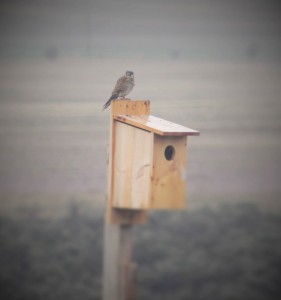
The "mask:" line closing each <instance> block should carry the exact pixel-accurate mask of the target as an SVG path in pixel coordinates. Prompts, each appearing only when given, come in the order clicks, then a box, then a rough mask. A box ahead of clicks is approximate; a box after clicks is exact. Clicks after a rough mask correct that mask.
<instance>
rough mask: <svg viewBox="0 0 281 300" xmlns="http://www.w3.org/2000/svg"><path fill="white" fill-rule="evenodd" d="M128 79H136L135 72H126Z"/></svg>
mask: <svg viewBox="0 0 281 300" xmlns="http://www.w3.org/2000/svg"><path fill="white" fill-rule="evenodd" d="M126 77H128V78H134V72H132V71H126Z"/></svg>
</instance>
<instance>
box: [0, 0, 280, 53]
mask: <svg viewBox="0 0 281 300" xmlns="http://www.w3.org/2000/svg"><path fill="white" fill-rule="evenodd" d="M0 8H1V12H0V13H1V15H0V41H1V48H0V55H1V56H2V57H5V56H7V55H8V56H9V55H11V54H15V55H19V56H21V55H27V53H29V54H30V53H31V54H30V55H32V53H35V54H38V53H40V52H41V53H45V51H48V49H55V50H56V51H57V52H59V53H60V54H62V55H64V54H65V53H71V52H73V53H76V54H81V53H84V52H85V51H89V52H91V53H92V54H93V55H97V54H98V55H99V54H104V55H112V54H113V53H112V51H113V49H115V50H116V51H117V52H122V51H123V52H124V53H123V54H124V55H125V56H126V55H134V54H135V53H141V54H147V53H151V52H152V53H153V51H154V52H157V53H159V54H160V55H161V53H162V52H163V53H165V51H168V52H170V53H174V54H177V53H179V54H180V55H184V54H187V55H188V54H191V55H194V54H195V53H197V55H199V56H200V55H201V56H202V57H203V58H204V55H206V56H208V55H209V56H210V57H212V55H213V54H214V55H215V54H216V52H217V51H218V52H222V54H223V56H224V55H227V53H229V54H231V55H234V56H237V57H242V56H243V55H244V54H245V55H247V53H248V52H249V53H250V54H258V55H260V56H261V57H265V56H268V57H270V58H274V59H276V58H277V57H278V56H279V55H278V54H279V51H280V36H281V31H280V12H281V4H280V1H277V0H276V1H273V0H259V1H257V0H249V1H245V0H238V1H232V0H212V1H210V0H199V1H198V0H189V1H185V0H173V1H161V0H154V1H153V0H149V1H148V0H142V1H132V0H115V1H113V0H99V1H96V0H93V1H90V0H83V1H73V0H45V1H44V0H41V1H39V0H24V1H23V0H21V1H19V0H13V1H7V0H6V1H1V4H0ZM30 48H31V50H30ZM240 52H241V53H240ZM212 53H213V54H212Z"/></svg>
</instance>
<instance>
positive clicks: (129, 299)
mask: <svg viewBox="0 0 281 300" xmlns="http://www.w3.org/2000/svg"><path fill="white" fill-rule="evenodd" d="M136 268H137V266H136V264H135V263H133V262H132V226H131V225H112V224H109V223H108V222H105V231H104V257H103V300H112V299H114V300H135V299H136Z"/></svg>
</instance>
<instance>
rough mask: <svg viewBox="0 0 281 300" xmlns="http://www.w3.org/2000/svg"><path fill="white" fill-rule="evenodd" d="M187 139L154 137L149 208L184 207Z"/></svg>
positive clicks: (181, 137) (184, 137)
mask: <svg viewBox="0 0 281 300" xmlns="http://www.w3.org/2000/svg"><path fill="white" fill-rule="evenodd" d="M186 164H187V137H186V136H160V135H157V134H155V135H154V152H153V172H152V178H151V184H152V187H151V205H150V207H151V208H159V209H173V208H175V209H177V208H183V207H184V206H185V194H186V182H185V173H186Z"/></svg>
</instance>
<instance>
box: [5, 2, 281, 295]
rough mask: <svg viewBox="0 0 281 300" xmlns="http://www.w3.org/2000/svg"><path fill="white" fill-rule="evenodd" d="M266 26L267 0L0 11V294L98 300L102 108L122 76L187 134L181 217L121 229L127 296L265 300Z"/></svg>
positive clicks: (280, 200)
mask: <svg viewBox="0 0 281 300" xmlns="http://www.w3.org/2000/svg"><path fill="white" fill-rule="evenodd" d="M280 20H281V4H280V2H279V1H277V0H276V1H274V0H256V1H254V0H248V1H242V0H237V1H230V0H229V1H228V0H224V1H223V0H212V1H208V0H199V1H198V0H197V1H195V0H188V1H185V0H174V1H164V0H163V1H160V0H150V1H146V0H143V1H132V0H131V1H130V0H116V1H113V0H99V1H98V0H97V1H95V0H92V1H91V0H80V1H73V0H45V1H44V0H40V1H38V0H37V1H35V0H24V1H19V0H9V1H7V0H5V1H1V4H0V24H1V25H0V217H1V220H0V226H1V227H0V229H1V231H0V238H1V240H0V250H1V256H0V286H1V288H0V293H2V296H4V299H5V298H6V299H31V298H32V297H33V298H34V297H35V298H34V299H62V297H67V298H68V299H101V263H100V261H101V258H102V231H103V213H104V206H105V201H106V188H107V164H106V163H107V156H108V138H109V110H107V111H102V106H103V104H104V103H105V102H106V101H107V100H108V98H109V96H110V95H111V92H112V89H113V88H114V85H115V83H116V80H117V78H119V77H120V76H121V75H123V74H124V72H125V71H126V70H133V71H134V72H135V77H136V78H135V81H136V86H135V88H134V90H133V91H132V92H131V94H130V95H129V97H130V98H131V99H135V100H146V99H149V100H151V110H152V114H153V115H155V116H158V117H161V118H164V119H167V120H170V121H173V122H175V123H179V124H182V125H184V126H187V127H191V128H194V129H196V130H199V131H200V132H201V135H200V137H190V138H189V163H188V175H187V183H188V199H187V209H186V210H185V211H182V212H153V213H150V216H149V222H148V224H147V225H145V226H142V227H138V228H137V229H136V233H135V255H136V260H137V262H138V263H139V287H138V289H139V297H140V299H160V298H161V299H164V298H163V296H164V295H165V297H166V298H165V299H187V298H190V299H194V300H196V299H277V296H280V294H281V293H280V270H281V256H280V253H281V236H280V224H281V217H280V216H281V197H280V196H281V185H280V178H281V155H280V150H281V143H280V135H281V99H280V98H281V90H280V86H281V77H280V73H281V69H280V66H281V56H280V50H281V43H280V42H281V41H280V36H281V27H280V25H281V24H280V23H281V21H280ZM163 217H165V218H163ZM163 220H165V221H163ZM156 237H157V239H156Z"/></svg>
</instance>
